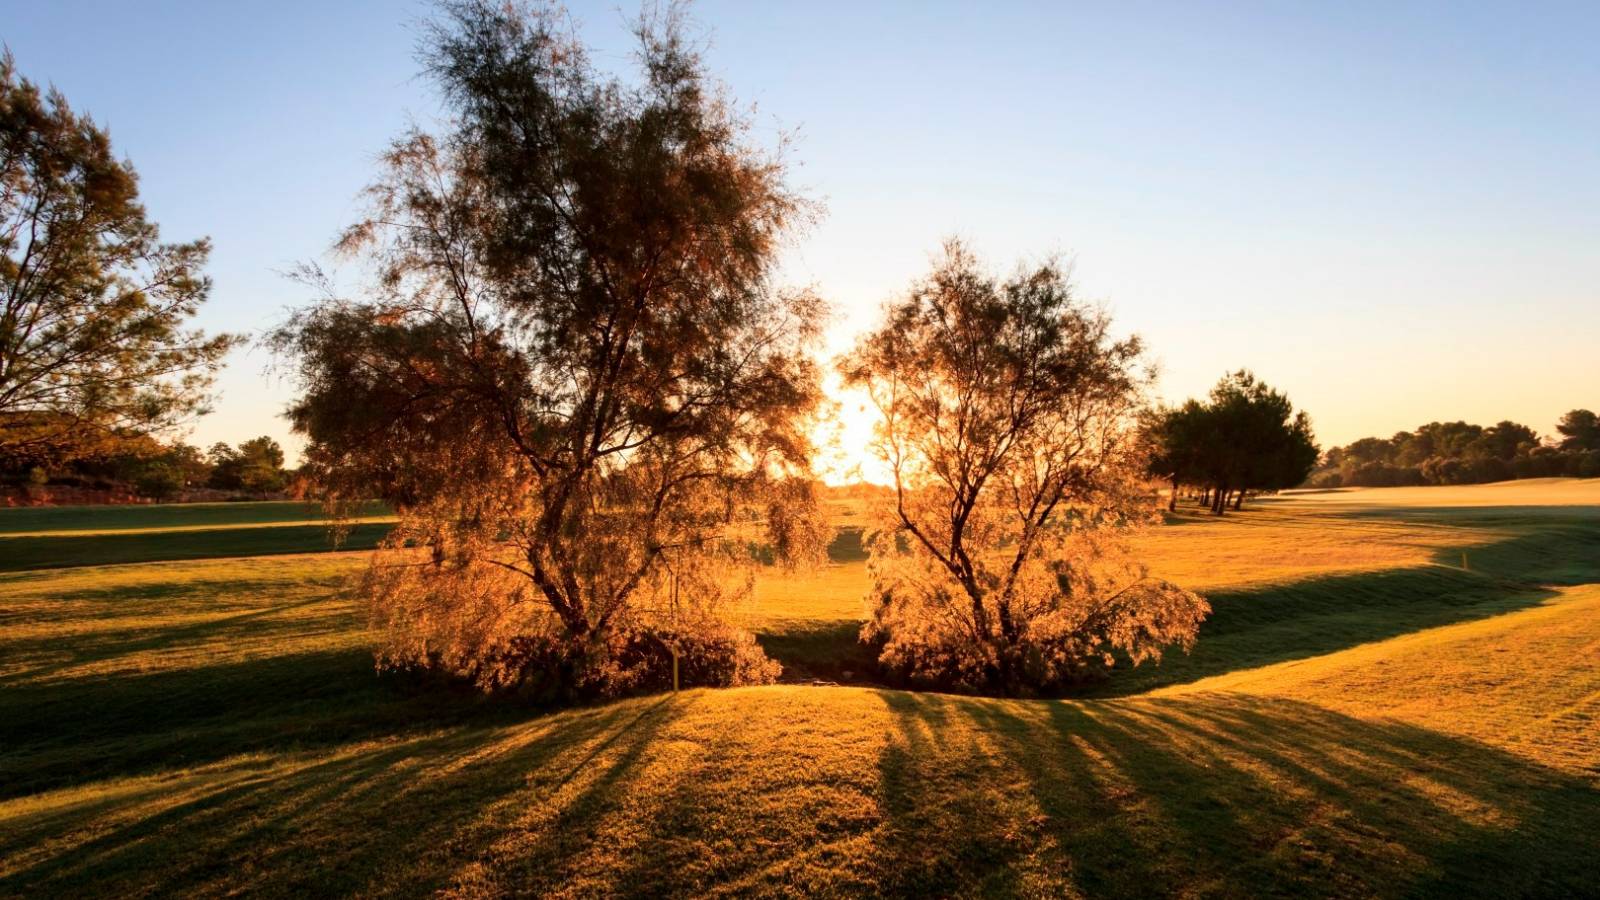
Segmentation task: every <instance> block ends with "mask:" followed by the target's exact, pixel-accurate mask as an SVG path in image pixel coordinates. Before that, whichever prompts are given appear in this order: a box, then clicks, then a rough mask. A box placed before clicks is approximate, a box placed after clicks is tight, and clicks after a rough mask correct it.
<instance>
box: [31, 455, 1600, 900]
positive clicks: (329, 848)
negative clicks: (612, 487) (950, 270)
mask: <svg viewBox="0 0 1600 900" xmlns="http://www.w3.org/2000/svg"><path fill="white" fill-rule="evenodd" d="M1493 489H1494V488H1493V487H1489V488H1485V489H1484V490H1485V491H1487V490H1493ZM1374 510H1378V512H1374ZM211 524H213V525H215V526H218V527H217V528H215V529H214V530H216V531H218V532H220V531H225V530H228V529H226V528H224V527H221V526H225V525H227V524H229V523H225V522H219V523H211ZM257 524H259V523H257ZM271 527H278V526H271ZM233 530H240V531H244V532H253V531H258V530H259V531H266V530H268V527H261V528H245V529H233ZM186 533H187V532H176V533H169V534H168V535H167V540H168V541H169V542H170V541H172V540H174V538H175V535H183V534H186ZM204 533H210V532H204ZM1147 541H1148V543H1147V546H1146V548H1145V549H1146V551H1147V553H1148V555H1149V556H1150V557H1151V559H1152V560H1153V562H1154V564H1155V565H1156V567H1157V570H1158V571H1160V572H1161V573H1162V574H1164V575H1167V576H1168V577H1177V578H1180V579H1181V580H1186V582H1187V583H1191V584H1196V585H1197V586H1200V587H1202V588H1204V589H1205V590H1207V591H1208V592H1209V593H1210V594H1211V596H1212V597H1213V600H1214V602H1215V603H1216V604H1217V615H1216V616H1215V617H1214V618H1213V620H1212V621H1211V622H1210V623H1208V625H1207V626H1206V631H1205V633H1203V635H1202V639H1201V644H1200V647H1199V648H1198V649H1197V651H1196V653H1195V654H1194V655H1193V656H1192V657H1182V658H1169V659H1168V660H1167V661H1166V663H1164V664H1163V665H1162V666H1161V667H1160V668H1143V667H1141V668H1140V669H1136V670H1132V671H1128V672H1124V673H1122V674H1120V675H1119V676H1118V677H1117V678H1115V679H1113V681H1112V682H1111V683H1110V684H1108V685H1106V686H1104V688H1103V689H1102V690H1103V692H1104V694H1105V695H1107V696H1102V697H1100V698H1097V699H1077V700H1069V701H1009V700H992V699H981V698H964V697H950V696H940V695H931V694H912V693H903V692H897V691H890V690H883V689H878V688H873V687H842V688H815V687H807V686H801V685H779V686H775V687H769V688H750V689H738V690H723V691H708V690H690V691H685V692H684V693H682V694H679V695H675V696H663V697H648V698H641V699H637V700H631V701H625V702H621V703H616V704H610V705H606V706H601V707H594V708H586V709H573V710H566V711H562V712H556V713H540V712H537V711H530V710H526V709H520V708H515V707H509V706H506V705H504V704H495V703H487V702H483V701H481V700H478V699H476V698H474V697H472V696H470V695H465V694H459V693H455V692H453V691H450V690H448V689H443V688H439V687H430V686H426V685H422V684H417V683H414V682H410V681H407V680H405V679H399V678H394V677H377V676H375V675H374V673H373V670H372V662H371V656H370V654H369V652H368V649H367V647H368V642H367V639H366V636H365V635H364V634H363V633H362V631H361V628H360V627H359V623H358V618H357V615H356V611H355V608H354V604H353V602H352V601H351V600H350V599H349V598H347V597H345V596H343V595H341V593H340V585H341V584H342V583H343V580H344V578H345V577H346V576H347V575H348V574H349V573H351V572H353V571H355V570H356V569H357V568H358V567H359V566H360V565H361V562H362V558H363V557H362V554H359V553H344V554H330V553H321V554H309V555H298V556H295V555H286V556H260V557H257V558H247V559H209V560H203V561H192V560H191V561H181V560H180V561H167V562H148V563H143V564H139V565H118V566H99V567H96V566H85V567H79V568H68V569H59V570H51V571H29V572H17V573H12V574H7V575H0V615H3V616H4V619H3V621H4V627H3V628H0V748H3V750H0V896H71V895H86V894H93V895H105V894H133V895H139V894H198V895H211V894H226V893H236V892H250V893H262V894H271V895H300V894H306V893H313V894H330V893H339V894H346V893H378V894H402V895H415V894H419V893H427V892H432V891H439V890H442V891H444V892H446V893H449V894H453V895H456V896H486V895H496V894H502V893H508V892H510V893H541V894H552V895H558V896H560V895H568V896H583V895H592V894H596V893H620V894H630V895H637V896H654V895H660V894H697V895H698V894H749V893H811V894H824V895H826V894H900V895H910V894H916V895H922V894H950V893H997V894H1017V893H1023V894H1038V895H1050V896H1075V895H1082V896H1139V897H1144V896H1151V895H1160V894H1192V895H1201V896H1206V895H1231V896H1261V895H1283V896H1370V895H1384V896H1419V895H1420V896H1574V895H1583V894H1584V893H1585V892H1592V891H1593V887H1594V882H1593V861H1594V859H1596V858H1600V737H1597V734H1600V728H1597V727H1596V726H1597V722H1600V656H1597V655H1596V654H1597V648H1600V586H1596V585H1597V583H1600V572H1597V571H1596V566H1600V553H1597V552H1596V550H1597V543H1596V542H1597V541H1600V515H1597V514H1596V511H1595V510H1593V509H1585V508H1581V507H1578V508H1572V507H1568V508H1563V509H1550V508H1542V507H1541V508H1539V509H1537V510H1534V511H1532V512H1530V511H1527V510H1523V509H1520V508H1517V507H1515V506H1507V505H1503V504H1502V505H1498V506H1497V505H1494V504H1487V503H1480V504H1458V505H1456V506H1453V507H1449V508H1443V507H1417V506H1415V505H1414V504H1410V502H1409V501H1408V504H1366V505H1349V504H1346V505H1334V504H1331V503H1327V502H1324V501H1317V502H1316V503H1315V504H1313V503H1310V502H1305V503H1302V502H1300V501H1288V502H1283V503H1275V504H1269V505H1268V506H1266V507H1264V508H1262V509H1259V510H1257V511H1254V512H1247V513H1246V514H1245V515H1241V516H1238V517H1237V518H1235V517H1229V518H1228V519H1224V520H1222V521H1212V520H1207V519H1200V518H1194V519H1180V520H1179V521H1178V522H1177V523H1176V524H1175V525H1174V526H1173V527H1169V528H1164V529H1160V530H1158V531H1157V532H1156V533H1154V534H1152V535H1151V536H1150V537H1149V538H1147ZM846 543H848V541H846ZM156 546H161V545H159V544H158V545H156ZM1463 552H1465V553H1466V554H1467V559H1466V560H1465V565H1464V566H1463V561H1462V559H1461V554H1462V553H1463ZM82 561H83V562H85V563H92V562H96V561H98V560H96V559H94V558H92V557H91V558H87V559H84V560H82ZM861 565H862V564H861V562H860V560H859V557H858V556H856V557H854V558H852V556H851V553H850V552H849V548H848V547H844V546H843V545H841V547H839V548H836V564H835V565H834V566H831V567H829V568H828V569H826V570H824V571H822V572H820V573H816V574H815V575H812V576H808V577H807V578H804V579H798V580H776V579H773V580H766V581H763V582H762V583H761V585H760V586H759V588H758V597H757V602H756V603H755V604H754V606H753V608H752V609H751V610H749V611H748V614H747V615H748V618H749V622H748V624H750V625H751V626H752V627H753V628H755V629H757V630H758V631H759V632H761V634H762V640H763V642H764V643H766V644H767V645H768V647H769V649H771V650H772V651H773V652H774V653H776V654H777V655H779V656H780V657H782V656H783V655H784V654H786V653H787V654H789V655H790V656H791V659H790V660H788V661H789V662H790V664H791V666H794V665H796V661H798V664H799V665H800V666H805V665H811V666H813V667H815V668H814V669H812V670H811V671H812V672H814V673H817V674H821V675H823V676H826V675H827V674H828V673H830V672H835V671H845V670H846V669H844V668H843V667H845V666H855V665H859V663H858V662H854V661H852V660H851V658H850V657H849V656H848V653H849V652H851V651H850V648H851V647H853V646H854V644H853V635H854V628H855V626H856V624H857V623H858V622H859V619H860V615H861V609H860V588H861V586H862V585H863V584H864V580H863V579H864V573H863V572H862V569H861ZM802 671H804V670H802Z"/></svg>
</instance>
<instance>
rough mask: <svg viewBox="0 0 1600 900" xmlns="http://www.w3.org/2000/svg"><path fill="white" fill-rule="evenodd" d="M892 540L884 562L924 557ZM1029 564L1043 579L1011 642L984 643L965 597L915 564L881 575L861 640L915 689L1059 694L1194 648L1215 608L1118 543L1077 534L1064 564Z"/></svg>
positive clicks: (1029, 582) (879, 540)
mask: <svg viewBox="0 0 1600 900" xmlns="http://www.w3.org/2000/svg"><path fill="white" fill-rule="evenodd" d="M892 540H893V539H892V537H891V536H888V535H883V534H880V535H879V536H877V537H875V538H874V551H873V552H874V557H875V563H879V562H880V561H882V560H884V559H886V558H888V557H891V556H898V557H900V559H901V561H902V562H905V561H908V560H911V559H914V558H915V557H914V555H913V554H911V553H910V552H908V551H909V550H910V548H906V550H904V551H902V550H896V549H890V548H889V547H888V546H887V542H889V541H892ZM1028 568H1029V569H1032V570H1034V571H1033V573H1032V574H1033V575H1034V576H1035V577H1032V578H1026V579H1024V584H1026V587H1024V588H1022V589H1021V593H1022V594H1023V595H1024V596H1025V597H1026V598H1027V600H1028V602H1027V603H1025V604H1021V605H1020V606H1019V608H1017V609H1016V610H1015V612H1016V614H1017V617H1018V619H1020V621H1018V622H1017V630H1018V634H1017V636H1016V638H1015V639H1014V640H1012V641H1010V642H1008V643H998V642H993V641H980V640H979V639H978V638H977V637H976V635H975V634H974V633H973V630H972V629H971V628H970V627H967V625H966V623H965V622H964V621H963V620H962V619H961V618H959V617H956V616H952V615H950V614H949V609H950V607H951V606H952V605H953V604H959V603H962V602H963V601H964V600H965V599H966V598H965V597H961V596H956V595H954V593H953V592H952V591H951V590H950V586H949V585H939V584H938V583H937V581H936V580H934V579H930V578H928V577H927V574H928V573H926V572H922V573H916V572H914V570H911V569H909V568H908V567H899V570H900V572H903V573H905V575H906V576H907V577H903V578H883V577H880V578H879V579H877V580H875V584H876V585H877V586H878V587H879V594H878V597H877V598H876V603H875V609H874V611H873V615H872V619H871V621H869V622H868V623H867V624H866V625H865V626H863V627H862V630H861V639H862V641H863V642H864V643H866V644H867V645H868V646H869V647H871V648H872V649H873V650H874V651H875V652H876V654H877V656H878V661H879V663H880V664H881V665H882V667H883V669H884V671H885V673H886V674H887V675H888V676H889V677H890V678H891V679H892V680H896V681H899V682H901V683H904V684H907V685H910V686H914V687H924V688H936V689H939V690H949V691H960V692H1003V693H1009V694H1053V693H1058V692H1060V691H1061V690H1063V689H1065V688H1068V687H1071V686H1073V685H1076V684H1081V683H1083V682H1086V681H1093V680H1096V679H1100V678H1103V677H1105V676H1106V675H1107V674H1109V673H1110V671H1111V669H1112V668H1113V667H1114V666H1115V665H1116V664H1117V662H1118V660H1125V661H1128V662H1131V663H1133V664H1135V665H1137V664H1139V663H1141V662H1145V661H1147V660H1159V659H1160V658H1161V655H1162V650H1163V648H1165V647H1168V646H1176V647H1177V648H1179V649H1181V650H1183V651H1184V652H1188V651H1189V650H1190V649H1192V648H1193V646H1194V642H1195V639H1196V637H1197V636H1198V633H1199V628H1200V622H1201V621H1202V620H1203V619H1204V618H1205V617H1206V615H1207V614H1209V613H1210V611H1211V606H1210V604H1208V603H1207V602H1206V601H1205V599H1204V598H1202V597H1200V596H1199V595H1198V594H1195V593H1193V592H1190V591H1186V590H1183V589H1182V588H1179V587H1177V586H1176V585H1173V584H1171V583H1169V582H1165V581H1161V580H1159V579H1152V578H1149V577H1148V573H1147V571H1146V570H1145V568H1144V567H1143V566H1142V565H1140V564H1138V563H1137V562H1135V561H1134V560H1132V559H1131V558H1130V557H1128V556H1126V555H1125V553H1124V551H1123V549H1122V548H1121V547H1117V546H1115V545H1112V544H1110V543H1109V542H1104V541H1099V540H1094V539H1087V538H1086V539H1083V540H1078V541H1073V542H1072V545H1071V546H1070V549H1067V551H1066V552H1065V553H1064V554H1063V555H1062V556H1061V557H1059V558H1058V559H1056V560H1055V561H1053V562H1049V563H1044V564H1043V565H1040V566H1037V567H1035V566H1033V565H1031V564H1030V565H1028ZM884 574H885V575H888V574H889V572H887V571H885V573H884ZM998 611H999V610H998V608H997V607H995V608H990V609H989V610H988V615H989V616H990V617H991V618H992V617H993V616H994V615H996V614H997V613H998ZM1002 657H1003V658H1002ZM1007 671H1009V672H1013V673H1015V674H1014V676H1013V678H1012V682H1011V683H1006V681H1004V680H1002V679H999V678H997V673H1000V672H1007Z"/></svg>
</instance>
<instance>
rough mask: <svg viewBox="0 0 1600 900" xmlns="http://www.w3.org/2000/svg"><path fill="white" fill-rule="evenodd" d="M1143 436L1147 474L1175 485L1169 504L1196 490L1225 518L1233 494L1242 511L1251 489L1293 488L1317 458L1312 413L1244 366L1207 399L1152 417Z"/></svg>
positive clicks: (1219, 383)
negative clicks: (1181, 492)
mask: <svg viewBox="0 0 1600 900" xmlns="http://www.w3.org/2000/svg"><path fill="white" fill-rule="evenodd" d="M1144 437H1145V440H1146V442H1147V443H1148V444H1149V445H1150V458H1149V461H1148V464H1147V465H1148V470H1149V472H1150V474H1152V475H1156V476H1159V477H1161V478H1165V479H1167V480H1169V481H1170V482H1171V483H1172V495H1171V500H1170V502H1169V504H1168V508H1172V507H1174V506H1176V504H1177V499H1178V491H1179V489H1180V488H1181V487H1183V486H1190V487H1198V488H1204V489H1205V491H1206V493H1207V497H1208V499H1209V500H1210V503H1211V509H1212V512H1214V513H1216V514H1217V515H1222V514H1223V512H1224V511H1225V510H1226V508H1227V505H1228V501H1229V498H1230V496H1231V497H1232V498H1233V502H1234V504H1235V506H1234V508H1235V509H1237V508H1238V505H1239V504H1240V503H1242V502H1243V500H1244V495H1245V493H1246V492H1248V491H1276V490H1281V489H1283V488H1287V487H1294V486H1295V485H1297V484H1300V483H1301V482H1303V481H1305V478H1306V475H1307V474H1309V473H1310V472H1311V470H1312V468H1313V467H1314V466H1315V465H1316V463H1317V444H1316V438H1315V436H1314V435H1313V434H1312V431H1311V420H1310V418H1309V417H1307V416H1306V414H1305V412H1304V411H1301V412H1295V409H1294V406H1293V404H1291V403H1290V402H1289V398H1288V396H1287V395H1286V394H1284V393H1282V392H1281V391H1276V390H1273V389H1272V388H1271V387H1269V386H1268V385H1267V384H1266V383H1264V382H1262V381H1260V380H1258V379H1257V378H1256V377H1255V376H1254V375H1253V374H1251V373H1250V372H1247V371H1244V370H1240V371H1238V372H1230V373H1229V374H1227V375H1225V376H1223V378H1222V380H1221V381H1219V382H1218V383H1217V386H1216V387H1214V388H1212V390H1211V396H1210V398H1209V401H1208V402H1206V403H1201V402H1199V401H1197V400H1189V401H1187V402H1186V403H1184V404H1183V405H1182V406H1180V407H1177V408H1175V409H1169V410H1161V411H1158V412H1156V413H1154V414H1152V415H1150V416H1148V417H1147V419H1146V424H1145V435H1144Z"/></svg>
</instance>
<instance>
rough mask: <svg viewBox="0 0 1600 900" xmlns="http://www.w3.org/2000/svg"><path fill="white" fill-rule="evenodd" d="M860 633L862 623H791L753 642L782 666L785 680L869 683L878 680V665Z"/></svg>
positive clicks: (838, 621)
mask: <svg viewBox="0 0 1600 900" xmlns="http://www.w3.org/2000/svg"><path fill="white" fill-rule="evenodd" d="M860 634H861V623H860V622H857V621H854V620H849V619H840V620H836V621H817V622H813V623H804V624H800V623H796V622H792V621H791V622H785V623H784V630H783V631H782V632H781V633H776V634H773V633H758V634H757V635H756V642H757V643H759V644H760V645H761V649H762V650H763V651H765V652H766V654H767V655H768V656H770V657H772V658H773V659H775V660H777V661H778V662H779V663H781V664H782V665H783V680H784V681H811V680H814V679H822V680H826V681H837V682H841V683H855V682H868V683H870V682H872V681H873V680H874V679H875V678H877V677H878V662H877V659H876V658H874V656H873V654H872V650H871V648H870V647H868V646H867V645H866V644H863V643H862V642H861V641H860V639H859V637H860Z"/></svg>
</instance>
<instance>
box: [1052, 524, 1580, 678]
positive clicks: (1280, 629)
mask: <svg viewBox="0 0 1600 900" xmlns="http://www.w3.org/2000/svg"><path fill="white" fill-rule="evenodd" d="M1463 552H1465V553H1466V555H1467V558H1466V567H1465V568H1463V567H1462V553H1463ZM1434 555H1435V558H1436V559H1437V560H1438V564H1436V565H1426V566H1411V567H1406V568H1402V569H1388V570H1382V571H1376V572H1357V573H1352V574H1345V575H1332V576H1326V577H1322V578H1311V579H1306V580H1301V581H1291V582H1286V583H1282V584H1271V585H1265V586H1261V587H1253V588H1249V589H1244V590H1221V591H1214V592H1212V593H1210V594H1209V595H1207V599H1208V600H1210V602H1211V607H1212V612H1211V615H1210V617H1209V618H1207V620H1206V621H1205V623H1204V624H1203V625H1201V628H1200V638H1199V641H1198V642H1197V643H1196V645H1195V648H1194V651H1193V652H1192V653H1190V654H1187V655H1185V654H1183V653H1181V652H1169V653H1168V654H1167V655H1166V656H1165V657H1164V658H1163V659H1162V660H1161V662H1160V664H1159V665H1150V664H1145V665H1142V666H1138V667H1132V666H1128V665H1126V664H1125V662H1124V664H1123V665H1122V666H1120V667H1119V668H1118V669H1117V670H1115V671H1114V672H1113V674H1112V676H1111V678H1110V679H1109V680H1107V681H1106V682H1104V683H1102V684H1099V685H1094V686H1091V687H1090V688H1088V689H1086V690H1085V691H1084V694H1085V695H1090V696H1126V695H1129V694H1137V693H1142V692H1144V691H1148V690H1151V689H1152V688H1156V687H1161V686H1165V685H1170V684H1185V683H1188V682H1192V681H1196V680H1199V679H1201V678H1206V677H1209V676H1212V675H1220V674H1223V673H1225V672H1230V671H1234V670H1237V669H1249V668H1256V667H1258V666H1265V665H1271V664H1273V663H1279V662H1286V661H1288V660H1295V659H1307V658H1310V657H1313V656H1320V655H1323V654H1326V653H1333V652H1336V651H1339V650H1345V649H1348V648H1350V647H1354V646H1357V645H1359V644H1365V643H1369V642H1372V641H1379V640H1385V639H1388V638H1392V637H1398V636H1400V635H1403V634H1409V633H1411V632H1415V631H1421V630H1423V629H1427V628H1436V627H1439V626H1442V625H1451V624H1455V623H1458V622H1466V621H1471V620H1475V619H1482V618H1488V617H1490V616H1497V615H1502V614H1505V613H1509V612H1515V611H1517V610H1519V609H1526V608H1528V607H1531V606H1536V605H1538V604H1540V603H1543V602H1546V601H1548V600H1550V599H1551V598H1553V597H1555V596H1556V591H1554V590H1552V589H1551V588H1550V587H1549V586H1550V585H1573V584H1587V583H1591V582H1596V581H1600V521H1595V520H1587V519H1585V520H1580V521H1576V522H1575V523H1568V524H1561V523H1560V521H1557V522H1555V523H1551V522H1546V523H1544V524H1541V525H1539V526H1538V527H1534V528H1531V529H1527V530H1524V531H1522V532H1521V533H1516V534H1512V535H1511V536H1508V537H1502V538H1501V539H1499V540H1494V541H1489V542H1486V543H1483V544H1480V545H1476V546H1472V547H1469V548H1467V549H1466V550H1465V551H1463V550H1462V548H1460V547H1454V548H1446V549H1439V550H1436V551H1435V554H1434Z"/></svg>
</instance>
